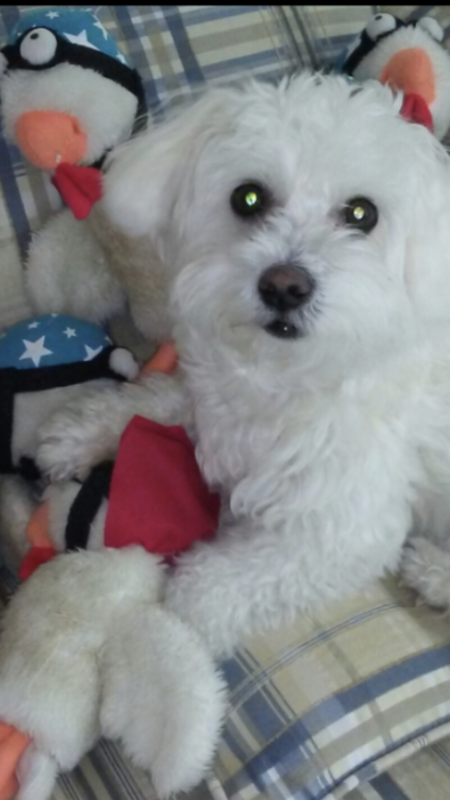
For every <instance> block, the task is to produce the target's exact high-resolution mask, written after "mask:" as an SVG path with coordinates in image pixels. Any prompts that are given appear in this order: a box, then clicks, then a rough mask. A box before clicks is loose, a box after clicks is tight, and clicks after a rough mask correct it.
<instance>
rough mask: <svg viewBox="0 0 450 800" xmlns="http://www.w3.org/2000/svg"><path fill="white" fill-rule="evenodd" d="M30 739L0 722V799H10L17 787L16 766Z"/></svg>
mask: <svg viewBox="0 0 450 800" xmlns="http://www.w3.org/2000/svg"><path fill="white" fill-rule="evenodd" d="M29 743H30V739H29V737H28V736H26V735H25V734H24V733H21V732H20V731H18V730H17V729H16V728H13V727H12V726H11V725H7V724H6V723H5V722H0V800H10V798H12V797H14V796H15V795H16V794H17V792H18V789H19V781H18V779H17V772H16V771H17V767H18V764H19V761H20V758H21V756H22V755H23V753H24V752H25V750H26V749H27V747H28V745H29Z"/></svg>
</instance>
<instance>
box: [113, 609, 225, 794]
mask: <svg viewBox="0 0 450 800" xmlns="http://www.w3.org/2000/svg"><path fill="white" fill-rule="evenodd" d="M116 622H117V627H116V628H115V630H114V635H113V636H111V637H110V638H109V640H108V642H107V645H106V646H105V649H104V651H103V659H102V664H101V669H102V675H103V699H102V705H101V709H100V727H101V731H102V734H103V735H105V736H108V737H110V738H113V739H119V740H120V741H121V742H122V744H123V746H124V749H125V751H126V753H127V755H128V756H129V757H130V758H131V760H132V761H133V762H134V763H135V764H136V765H137V766H139V767H141V768H142V769H145V770H148V771H149V772H150V774H151V776H152V780H153V783H154V786H155V789H156V793H157V795H158V797H161V798H164V797H168V796H169V795H172V794H174V793H177V792H180V791H183V792H187V791H189V790H190V789H192V788H194V786H196V785H197V784H198V783H199V782H200V781H201V780H202V779H203V778H204V777H205V774H206V772H207V770H208V768H209V767H210V765H211V761H212V758H213V756H214V753H215V750H216V746H217V744H218V740H219V736H220V732H221V727H222V722H223V718H224V715H225V708H226V692H225V685H224V682H223V680H222V678H221V676H220V674H219V673H218V671H217V669H216V667H215V665H214V662H213V660H212V658H211V657H210V655H209V653H208V652H207V650H206V648H205V646H204V644H203V642H202V641H201V639H200V637H199V636H198V634H197V633H196V632H195V631H193V630H192V629H191V628H190V626H188V625H187V624H186V623H184V622H182V621H181V620H180V619H178V617H176V616H175V615H173V614H171V613H170V612H168V611H166V610H165V609H164V608H161V607H160V606H153V607H148V608H147V609H143V610H139V609H136V610H135V612H134V613H133V614H132V615H128V616H126V615H124V616H122V618H121V620H116Z"/></svg>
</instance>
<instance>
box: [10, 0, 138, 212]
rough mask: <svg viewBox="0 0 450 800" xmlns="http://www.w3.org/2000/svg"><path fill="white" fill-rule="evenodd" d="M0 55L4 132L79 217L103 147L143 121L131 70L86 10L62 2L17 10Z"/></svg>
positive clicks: (93, 194) (94, 190)
mask: <svg viewBox="0 0 450 800" xmlns="http://www.w3.org/2000/svg"><path fill="white" fill-rule="evenodd" d="M0 62H1V63H0V67H1V69H2V71H3V75H2V78H1V81H0V99H1V105H2V115H3V125H4V129H5V133H6V136H7V137H8V138H9V139H10V141H12V142H14V143H15V144H16V145H17V146H18V147H19V149H20V150H21V152H22V153H23V154H24V156H25V157H26V158H27V159H28V160H29V161H30V162H31V163H32V164H34V165H35V166H37V167H39V168H41V169H43V170H47V171H49V172H50V173H52V182H53V183H54V185H55V186H56V187H57V189H58V191H59V192H60V194H61V195H62V197H63V199H64V200H65V201H66V202H67V204H68V205H69V206H70V208H71V209H72V211H73V213H74V215H75V217H76V218H77V219H83V218H85V217H86V216H87V215H88V214H89V211H90V209H91V206H92V204H93V203H94V202H96V201H97V200H98V199H99V198H100V196H101V175H100V172H99V168H100V167H101V165H102V163H103V160H104V157H105V155H106V153H107V152H108V151H109V150H110V149H111V148H112V147H114V146H116V145H117V144H119V143H120V142H123V141H125V140H126V139H128V138H129V136H130V135H131V134H132V133H133V132H135V131H136V130H137V129H138V128H140V127H143V126H145V112H146V103H145V94H144V89H143V86H142V82H141V79H140V77H139V75H138V73H137V72H136V70H134V69H132V68H131V67H129V66H128V64H127V62H126V60H125V58H124V56H123V55H122V53H120V51H119V49H118V47H117V44H116V43H115V42H114V40H113V39H112V37H111V36H110V35H109V34H108V32H107V31H106V29H105V28H104V27H103V25H102V24H101V23H100V21H99V20H98V19H97V17H96V16H95V15H94V14H93V13H92V12H90V11H82V10H79V9H67V8H65V7H63V6H57V7H55V8H44V9H42V8H38V9H37V10H33V11H29V12H28V13H26V14H24V15H23V16H22V17H21V18H20V20H19V22H18V23H17V24H16V26H15V27H14V29H13V30H12V32H11V35H10V37H9V42H8V44H7V45H6V46H5V47H3V49H2V50H1V56H0Z"/></svg>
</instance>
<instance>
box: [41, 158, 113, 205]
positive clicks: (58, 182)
mask: <svg viewBox="0 0 450 800" xmlns="http://www.w3.org/2000/svg"><path fill="white" fill-rule="evenodd" d="M52 183H53V185H54V186H56V188H57V189H58V192H59V193H60V195H61V197H62V198H63V200H65V202H66V203H67V205H68V206H69V208H70V209H71V210H72V212H73V215H74V217H75V219H86V217H88V216H89V212H90V210H91V208H92V206H93V205H94V203H97V201H98V200H100V198H101V196H102V175H101V172H100V171H99V170H98V169H95V168H94V167H79V166H77V165H76V164H67V163H63V164H58V166H57V167H56V170H55V174H54V175H53V177H52Z"/></svg>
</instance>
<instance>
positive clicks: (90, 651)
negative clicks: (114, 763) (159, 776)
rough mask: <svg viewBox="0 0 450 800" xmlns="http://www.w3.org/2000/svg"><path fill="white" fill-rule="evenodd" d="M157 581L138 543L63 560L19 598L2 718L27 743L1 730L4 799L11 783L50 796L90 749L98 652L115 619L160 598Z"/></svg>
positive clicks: (25, 795) (5, 659) (1, 675)
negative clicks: (59, 774) (58, 778)
mask: <svg viewBox="0 0 450 800" xmlns="http://www.w3.org/2000/svg"><path fill="white" fill-rule="evenodd" d="M162 582H163V573H162V571H161V569H160V566H159V561H158V559H156V558H154V557H153V556H150V555H149V554H146V553H144V551H142V550H141V548H138V547H135V548H126V549H124V550H121V551H118V550H103V551H101V552H99V553H95V552H91V553H86V552H82V553H73V554H68V555H60V556H58V557H57V558H55V559H53V560H52V561H51V562H49V563H48V564H44V565H43V566H42V567H40V568H39V569H38V570H37V572H36V573H35V574H34V575H32V576H31V577H30V578H29V580H27V581H26V582H25V583H24V584H23V585H22V586H21V587H20V588H19V590H18V591H17V592H16V594H15V595H14V597H13V598H12V600H11V602H10V604H9V606H8V607H7V609H6V611H5V614H4V617H3V619H2V635H1V637H0V719H2V720H8V722H11V723H13V724H14V725H15V726H16V727H17V728H18V729H20V730H22V731H27V733H28V734H29V735H30V737H31V739H32V740H33V742H31V743H30V740H29V739H27V740H26V742H25V744H26V746H25V747H24V746H23V745H24V741H23V739H21V736H22V734H19V733H18V731H17V732H16V731H14V729H12V730H11V729H8V728H7V727H6V726H2V736H3V742H2V743H1V746H2V747H4V752H5V754H6V755H5V758H3V757H2V755H1V751H0V767H1V771H0V775H3V777H2V778H1V790H2V792H3V794H4V798H8V797H9V796H10V795H11V794H12V793H15V792H16V790H17V788H18V787H17V783H16V780H17V781H18V786H19V788H18V792H17V800H47V798H48V797H49V796H50V795H51V792H52V788H53V785H54V782H55V780H56V775H57V772H63V771H67V770H70V769H72V768H73V767H75V766H76V764H77V763H78V761H79V760H80V759H81V758H82V756H83V755H84V754H85V753H86V752H87V751H88V750H89V749H90V748H91V747H92V746H93V745H94V743H95V741H96V740H97V738H98V735H99V719H98V707H99V699H100V693H101V675H100V667H99V662H100V657H99V654H100V652H101V651H102V648H103V647H104V645H105V641H106V640H107V638H108V636H109V634H110V631H111V629H112V626H113V623H114V621H115V619H116V616H117V615H119V614H120V613H122V612H127V611H130V612H131V610H132V609H133V608H134V607H135V606H136V604H138V605H140V604H142V603H143V604H144V605H148V604H152V603H153V602H155V601H156V600H158V599H159V597H160V595H161V587H162ZM117 587H120V591H118V588H117ZM68 720H69V721H70V724H68ZM34 743H38V746H39V749H37V747H35V746H34ZM50 754H51V755H50ZM1 800H3V795H2V796H1Z"/></svg>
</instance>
